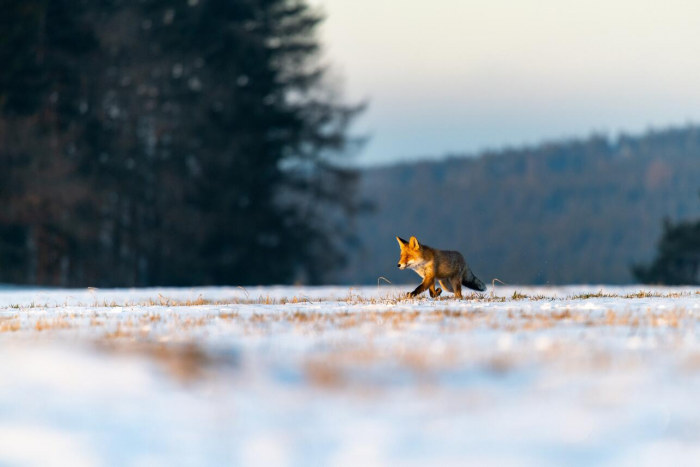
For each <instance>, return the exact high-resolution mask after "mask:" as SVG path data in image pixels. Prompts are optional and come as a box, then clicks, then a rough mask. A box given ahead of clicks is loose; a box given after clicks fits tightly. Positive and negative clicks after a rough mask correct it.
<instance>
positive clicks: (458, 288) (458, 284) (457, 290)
mask: <svg viewBox="0 0 700 467" xmlns="http://www.w3.org/2000/svg"><path fill="white" fill-rule="evenodd" d="M450 282H451V283H452V290H454V294H455V297H457V298H462V279H461V278H459V277H453V278H452V279H450Z"/></svg>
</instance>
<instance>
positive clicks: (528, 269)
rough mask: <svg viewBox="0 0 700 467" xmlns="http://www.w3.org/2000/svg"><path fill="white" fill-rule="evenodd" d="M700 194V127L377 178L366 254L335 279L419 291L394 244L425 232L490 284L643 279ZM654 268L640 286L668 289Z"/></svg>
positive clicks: (366, 184)
mask: <svg viewBox="0 0 700 467" xmlns="http://www.w3.org/2000/svg"><path fill="white" fill-rule="evenodd" d="M699 188H700V128H699V127H693V126H690V127H686V128H680V129H670V130H667V131H653V132H649V133H647V134H645V135H643V136H639V137H633V136H622V137H620V138H617V139H615V140H610V139H608V138H605V137H598V136H594V137H591V138H588V139H585V140H578V141H565V142H561V143H551V144H544V145H541V146H537V147H531V148H525V149H509V150H503V151H496V152H489V153H486V154H482V155H481V156H479V157H475V158H469V157H452V158H448V159H446V160H443V161H439V162H420V163H413V164H401V165H397V166H390V167H383V168H376V169H370V170H367V171H365V172H364V173H363V181H362V188H361V193H362V194H363V195H364V196H366V197H368V198H371V199H372V200H373V201H374V202H375V203H376V211H375V212H374V213H372V214H370V215H366V216H362V217H361V218H360V219H359V221H358V228H359V233H358V236H359V239H360V242H361V246H360V247H359V248H358V250H357V253H356V254H355V255H354V257H353V261H352V262H351V263H350V265H349V266H348V267H347V268H346V269H345V270H344V271H343V273H342V274H341V275H339V276H337V277H335V280H340V281H342V282H344V283H353V284H354V283H365V284H376V283H377V279H378V277H380V276H383V277H386V278H387V279H389V280H390V281H392V282H395V283H397V282H398V283H404V282H415V280H416V278H415V277H413V274H412V273H410V272H406V271H398V270H397V268H396V259H397V258H398V246H397V245H396V240H395V239H394V237H395V236H397V235H399V236H403V237H404V238H407V237H408V236H411V235H415V236H417V237H418V239H419V240H421V241H422V242H424V243H426V244H428V245H430V246H434V247H437V248H444V249H458V250H460V251H461V252H463V253H464V254H465V257H466V259H467V261H468V262H469V263H470V265H471V266H472V268H473V269H474V271H475V273H476V274H477V275H478V276H479V277H480V278H481V279H483V280H484V281H485V282H486V281H490V280H491V279H493V278H499V279H501V280H502V281H504V282H507V283H509V284H569V283H595V284H598V283H600V284H602V283H605V284H624V283H631V282H635V278H634V277H633V274H632V269H633V268H632V266H633V265H635V264H641V263H646V262H648V261H649V260H651V258H652V256H653V255H654V253H655V247H656V244H657V242H658V240H659V238H660V236H661V234H662V225H663V223H662V220H663V219H664V218H668V219H670V220H672V221H677V220H680V219H691V220H694V219H697V218H698V217H699V216H700V202H698V196H697V195H698V189H699ZM694 232H695V233H697V230H692V229H691V228H690V227H688V228H685V229H684V230H682V235H686V236H687V235H693V234H694ZM679 235H681V234H680V233H679ZM673 244H674V245H676V243H673ZM675 249H676V250H679V248H677V247H675ZM686 256H687V255H686ZM684 264H685V263H684ZM693 264H697V263H693ZM658 267H661V266H658ZM687 269H688V267H685V266H684V270H687ZM642 271H643V269H639V268H638V272H642ZM654 271H655V270H652V271H651V272H650V273H649V274H650V275H647V276H644V277H642V276H640V278H641V279H642V280H651V281H653V282H659V281H660V280H659V279H658V276H654V275H653V274H651V273H652V272H654ZM684 277H688V276H687V275H686V276H684Z"/></svg>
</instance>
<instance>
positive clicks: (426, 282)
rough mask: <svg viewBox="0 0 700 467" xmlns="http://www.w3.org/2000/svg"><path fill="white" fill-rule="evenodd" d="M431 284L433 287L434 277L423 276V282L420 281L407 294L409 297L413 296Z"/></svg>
mask: <svg viewBox="0 0 700 467" xmlns="http://www.w3.org/2000/svg"><path fill="white" fill-rule="evenodd" d="M431 284H432V286H433V287H435V278H433V277H431V278H428V277H425V278H424V279H423V282H421V284H420V285H419V286H418V287H416V290H414V291H413V292H410V293H409V294H408V296H409V297H415V296H416V295H420V294H422V293H423V292H425V291H426V290H428V289H429V288H430V285H431Z"/></svg>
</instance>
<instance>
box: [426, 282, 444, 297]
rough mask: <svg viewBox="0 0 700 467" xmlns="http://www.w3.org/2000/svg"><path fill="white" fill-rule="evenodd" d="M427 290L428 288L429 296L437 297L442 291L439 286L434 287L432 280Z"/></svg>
mask: <svg viewBox="0 0 700 467" xmlns="http://www.w3.org/2000/svg"><path fill="white" fill-rule="evenodd" d="M428 290H430V296H431V297H432V298H438V297H439V296H440V294H441V293H442V289H441V288H439V287H438V288H437V289H436V288H435V282H434V281H433V283H432V284H430V287H429V289H428Z"/></svg>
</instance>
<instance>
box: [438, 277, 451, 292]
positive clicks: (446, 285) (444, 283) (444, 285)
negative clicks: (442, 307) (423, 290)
mask: <svg viewBox="0 0 700 467" xmlns="http://www.w3.org/2000/svg"><path fill="white" fill-rule="evenodd" d="M440 285H441V286H442V288H443V289H445V290H447V291H448V292H450V293H452V286H451V285H450V283H449V282H448V281H446V280H444V279H443V280H441V281H440Z"/></svg>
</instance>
